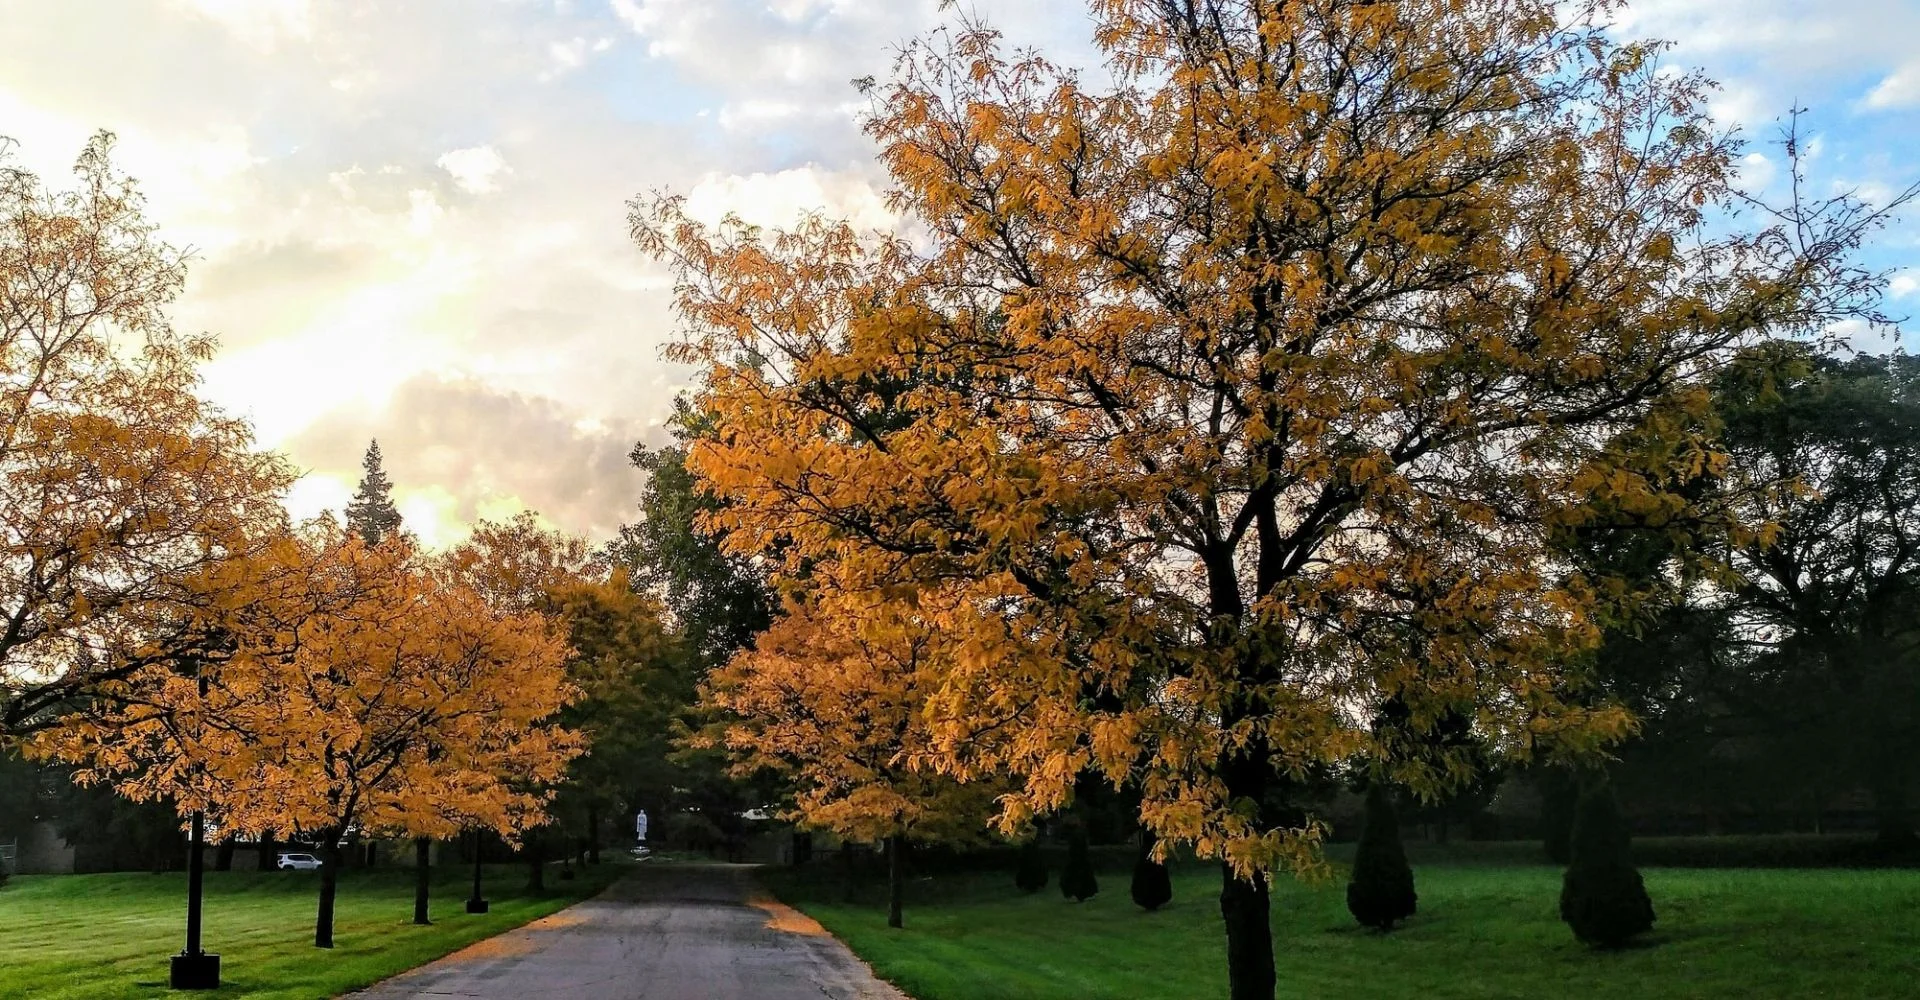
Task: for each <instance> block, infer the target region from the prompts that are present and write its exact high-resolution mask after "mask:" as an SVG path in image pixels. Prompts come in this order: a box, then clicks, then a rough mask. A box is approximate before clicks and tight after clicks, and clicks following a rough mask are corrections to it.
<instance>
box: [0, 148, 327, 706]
mask: <svg viewBox="0 0 1920 1000" xmlns="http://www.w3.org/2000/svg"><path fill="white" fill-rule="evenodd" d="M112 147H113V137H112V136H111V135H109V134H107V133H101V134H100V135H97V136H95V137H94V138H93V140H92V141H90V142H89V143H88V144H87V147H86V149H85V150H84V151H83V152H82V153H81V155H80V158H79V161H78V162H77V163H76V164H75V166H74V175H75V178H76V182H77V183H76V184H75V186H74V187H73V188H72V189H71V190H55V189H50V188H48V187H47V186H45V185H44V184H43V183H42V182H41V180H40V179H39V178H38V177H36V176H35V175H34V174H32V173H29V172H27V171H25V170H22V169H19V168H18V167H16V166H14V165H13V163H12V162H10V160H9V153H10V151H11V143H10V142H9V141H7V140H5V139H0V739H7V738H11V737H17V736H20V735H22V734H24V733H26V732H29V731H32V730H34V729H37V728H41V727H44V726H46V725H49V724H51V723H52V721H53V720H54V719H55V718H56V717H57V716H58V715H59V714H60V710H61V709H63V708H65V707H68V706H71V705H72V704H74V703H76V702H78V701H83V700H85V699H88V698H92V697H98V696H100V695H102V694H103V693H105V692H106V691H107V689H109V688H110V687H111V686H112V685H113V683H114V682H116V681H117V680H119V679H121V678H124V677H125V676H127V675H128V674H131V673H133V672H135V671H137V670H139V669H140V668H141V667H143V666H145V665H147V664H150V663H156V662H161V661H164V660H166V659H168V658H170V657H173V656H176V655H179V654H181V653H182V652H186V651H191V650H193V649H196V648H198V647H200V646H201V645H203V644H204V641H205V639H206V636H205V635H202V634H191V633H190V629H191V627H192V625H193V623H195V622H196V621H197V620H198V619H197V616H196V612H197V611H199V610H202V609H205V608H206V607H207V606H209V604H211V603H213V602H216V601H218V600H219V599H220V597H219V595H216V594H212V593H209V592H208V591H206V590H205V589H203V588H201V587H199V586H197V584H204V583H205V582H207V579H208V578H207V577H206V576H205V575H204V573H203V572H202V571H204V570H205V569H207V568H208V567H209V566H211V565H213V564H215V563H217V562H219V561H221V560H223V559H229V558H234V557H237V556H240V555H244V554H245V553H247V552H249V551H251V550H252V549H253V548H254V547H256V546H257V545H259V544H261V540H262V539H264V538H268V537H271V536H272V535H273V534H274V533H275V532H276V531H278V530H281V529H282V528H283V526H284V522H285V514H284V512H283V510H282V509H281V506H280V498H281V496H282V495H283V493H284V491H285V489H286V487H287V486H288V484H289V483H291V482H292V480H293V474H292V471H291V469H290V468H289V467H288V466H287V465H286V464H285V463H284V462H283V461H281V460H280V459H279V458H277V457H275V456H273V455H270V454H266V453H263V452H260V451H256V450H255V447H254V442H253V434H252V430H251V428H249V427H248V426H247V424H246V423H245V422H244V421H241V420H236V419H233V418H231V417H228V416H226V415H225V414H222V413H221V412H219V411H218V410H217V409H215V408H213V407H212V406H210V405H208V404H207V403H205V402H204V401H202V400H201V399H200V398H199V396H198V395H197V392H198V390H199V374H198V369H199V365H200V363H201V362H203V361H205V360H206V359H207V358H208V357H210V356H211V354H212V352H213V348H214V342H213V341H212V340H211V339H210V338H208V337H205V336H189V335H185V334H181V333H179V332H177V331H175V330H174V329H173V328H172V327H171V326H170V325H169V324H168V322H167V317H166V308H167V306H168V305H169V304H171V303H172V301H173V299H174V297H175V296H177V295H178V294H179V293H180V288H181V285H182V283H183V282H184V280H185V276H186V268H185V264H184V262H183V255H182V254H181V252H180V251H178V250H176V249H174V248H173V247H171V246H168V245H167V244H166V243H164V242H161V241H160V240H159V239H158V238H157V237H156V236H155V235H154V230H153V227H152V225H151V224H150V223H148V221H147V220H146V218H145V217H144V215H143V214H142V198H141V195H140V192H139V189H138V188H137V187H136V186H135V185H134V183H133V181H131V180H129V179H128V178H126V177H125V176H123V175H121V174H119V173H117V172H116V171H115V170H114V169H113V166H112V163H111V161H110V153H111V152H112Z"/></svg>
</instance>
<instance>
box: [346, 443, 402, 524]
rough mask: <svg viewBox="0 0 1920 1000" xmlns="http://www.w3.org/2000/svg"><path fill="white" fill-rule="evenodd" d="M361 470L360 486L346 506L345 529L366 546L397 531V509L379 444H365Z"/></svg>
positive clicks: (398, 515) (391, 484)
mask: <svg viewBox="0 0 1920 1000" xmlns="http://www.w3.org/2000/svg"><path fill="white" fill-rule="evenodd" d="M360 469H361V475H360V486H359V488H358V489H357V490H355V491H354V494H353V500H352V501H351V502H350V503H348V504H347V527H348V528H351V529H352V530H353V531H354V532H355V533H356V534H358V535H359V536H360V538H361V539H362V540H363V541H365V542H366V543H367V544H368V545H378V544H380V542H381V541H382V540H384V539H385V538H386V537H387V536H388V535H391V534H393V533H394V532H397V531H399V530H400V508H398V507H395V506H394V505H393V481H392V480H390V479H388V478H387V470H386V466H385V465H384V464H383V459H382V458H381V455H380V442H379V441H370V442H368V443H367V453H366V455H365V456H363V457H362V458H361V459H360Z"/></svg>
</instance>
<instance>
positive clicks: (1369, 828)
mask: <svg viewBox="0 0 1920 1000" xmlns="http://www.w3.org/2000/svg"><path fill="white" fill-rule="evenodd" d="M1419 899H1420V897H1419V896H1418V895H1417V894H1416V893H1415V892H1414V890H1413V868H1412V866H1410V865H1408V864H1407V851H1406V848H1405V847H1404V846H1402V845H1401V843H1400V820H1399V817H1398V816H1396V815H1394V811H1393V793H1392V792H1391V791H1389V790H1388V788H1387V783H1386V782H1384V781H1378V780H1376V781H1374V782H1372V783H1371V784H1370V785H1369V786H1368V787H1367V815H1366V822H1365V825H1364V826H1362V827H1361V828H1360V844H1359V847H1358V848H1356V849H1355V851H1354V854H1353V881H1351V882H1348V883H1347V910H1348V912H1350V913H1352V914H1353V919H1355V920H1357V921H1359V922H1360V925H1361V926H1363V927H1372V928H1375V929H1377V930H1383V931H1390V930H1392V929H1393V925H1394V924H1396V923H1399V922H1400V921H1402V920H1405V919H1407V918H1408V917H1411V916H1413V914H1414V910H1415V908H1416V907H1417V906H1418V903H1419Z"/></svg>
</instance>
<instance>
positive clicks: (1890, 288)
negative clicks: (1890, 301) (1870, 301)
mask: <svg viewBox="0 0 1920 1000" xmlns="http://www.w3.org/2000/svg"><path fill="white" fill-rule="evenodd" d="M1914 292H1920V270H1912V269H1909V270H1905V271H1900V272H1897V273H1895V274H1894V276H1893V277H1892V279H1890V280H1889V281H1888V282H1887V294H1889V295H1891V296H1893V297H1894V298H1896V299H1904V298H1906V297H1907V296H1909V295H1912V294H1913V293H1914Z"/></svg>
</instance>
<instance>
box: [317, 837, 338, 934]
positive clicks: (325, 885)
mask: <svg viewBox="0 0 1920 1000" xmlns="http://www.w3.org/2000/svg"><path fill="white" fill-rule="evenodd" d="M337 840H338V837H337V835H335V834H332V833H329V834H327V847H326V848H325V849H324V850H322V851H321V852H320V853H321V859H320V912H319V913H318V914H316V915H315V916H314V918H313V946H314V947H315V948H331V947H333V896H334V891H335V890H336V889H338V888H339V884H340V859H341V857H342V852H341V850H340V848H339V847H338V846H336V845H335V842H336V841H337Z"/></svg>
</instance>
